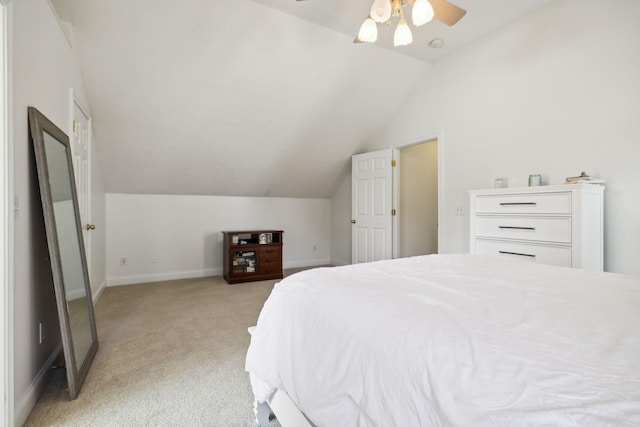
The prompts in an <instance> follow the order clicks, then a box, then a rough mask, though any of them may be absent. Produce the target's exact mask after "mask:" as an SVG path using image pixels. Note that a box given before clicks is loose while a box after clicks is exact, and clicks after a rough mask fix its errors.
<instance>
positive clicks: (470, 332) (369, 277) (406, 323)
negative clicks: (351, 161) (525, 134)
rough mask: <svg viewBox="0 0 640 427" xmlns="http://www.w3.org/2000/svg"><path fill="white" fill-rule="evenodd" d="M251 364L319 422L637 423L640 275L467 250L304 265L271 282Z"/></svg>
mask: <svg viewBox="0 0 640 427" xmlns="http://www.w3.org/2000/svg"><path fill="white" fill-rule="evenodd" d="M246 369H247V371H249V372H250V373H251V377H252V386H253V389H254V393H255V396H256V398H257V400H258V401H264V400H266V399H267V398H269V397H270V395H271V394H272V393H273V391H274V389H275V388H280V389H283V390H285V391H286V392H287V393H288V394H289V396H290V397H291V398H292V399H293V400H294V402H296V404H297V405H298V407H299V408H300V409H301V410H302V412H304V413H305V414H306V415H307V417H308V418H309V419H310V420H311V421H312V422H313V423H314V424H316V425H318V426H327V427H341V426H384V427H393V426H398V427H408V426H465V427H466V426H523V425H536V426H539V425H545V426H601V425H602V426H605V425H606V426H640V278H638V277H627V276H621V275H614V274H610V273H592V272H585V271H582V270H577V269H569V268H562V267H553V266H545V265H540V264H533V263H525V262H517V261H510V260H503V259H500V258H492V257H481V256H474V255H431V256H424V257H414V258H405V259H398V260H392V261H380V262H374V263H369V264H358V265H352V266H345V267H335V268H321V269H315V270H309V271H305V272H301V273H298V274H295V275H293V276H290V277H288V278H286V279H284V280H282V281H281V282H280V283H278V284H277V285H276V286H275V287H274V289H273V292H272V294H271V296H270V297H269V299H268V300H267V302H266V303H265V305H264V308H263V309H262V312H261V313H260V318H259V320H258V324H257V327H256V329H255V331H254V333H253V336H252V338H251V345H250V347H249V351H248V354H247V361H246Z"/></svg>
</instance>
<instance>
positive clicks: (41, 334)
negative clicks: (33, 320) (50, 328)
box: [38, 322, 46, 344]
mask: <svg viewBox="0 0 640 427" xmlns="http://www.w3.org/2000/svg"><path fill="white" fill-rule="evenodd" d="M45 325H46V324H45V323H44V322H40V323H39V324H38V342H39V343H40V344H42V343H43V342H44V339H45V337H46V335H45V328H44V327H45Z"/></svg>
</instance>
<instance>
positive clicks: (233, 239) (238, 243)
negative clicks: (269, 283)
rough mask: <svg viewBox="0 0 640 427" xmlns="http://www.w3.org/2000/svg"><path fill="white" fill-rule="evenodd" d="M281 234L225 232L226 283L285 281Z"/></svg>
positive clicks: (263, 231)
mask: <svg viewBox="0 0 640 427" xmlns="http://www.w3.org/2000/svg"><path fill="white" fill-rule="evenodd" d="M282 233H284V232H283V231H282V230H253V231H223V232H222V234H223V235H224V278H225V280H226V281H227V283H229V284H231V283H240V282H251V281H257V280H271V279H282Z"/></svg>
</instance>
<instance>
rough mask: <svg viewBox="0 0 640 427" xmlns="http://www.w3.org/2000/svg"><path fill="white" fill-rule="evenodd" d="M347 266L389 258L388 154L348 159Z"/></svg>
mask: <svg viewBox="0 0 640 427" xmlns="http://www.w3.org/2000/svg"><path fill="white" fill-rule="evenodd" d="M351 176H352V181H351V190H352V193H351V194H352V201H351V215H352V217H351V223H352V226H351V262H352V263H353V264H356V263H360V262H370V261H378V260H381V259H390V258H391V256H392V241H393V240H392V194H391V188H392V186H391V181H392V151H391V149H388V150H381V151H375V152H373V153H364V154H357V155H355V156H353V157H352V158H351Z"/></svg>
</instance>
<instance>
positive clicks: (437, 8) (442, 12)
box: [429, 0, 467, 26]
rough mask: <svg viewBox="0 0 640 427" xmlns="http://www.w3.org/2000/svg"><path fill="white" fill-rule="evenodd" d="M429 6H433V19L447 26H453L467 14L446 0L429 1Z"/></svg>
mask: <svg viewBox="0 0 640 427" xmlns="http://www.w3.org/2000/svg"><path fill="white" fill-rule="evenodd" d="M429 2H430V3H431V6H433V13H434V16H435V18H436V19H437V20H438V21H440V22H444V23H445V24H447V25H448V26H452V25H454V24H455V23H456V22H458V21H459V20H461V19H462V17H463V16H464V15H465V14H466V13H467V11H466V10H464V9H462V8H460V7H458V6H456V5H455V4H451V3H449V2H448V1H446V0H429Z"/></svg>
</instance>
